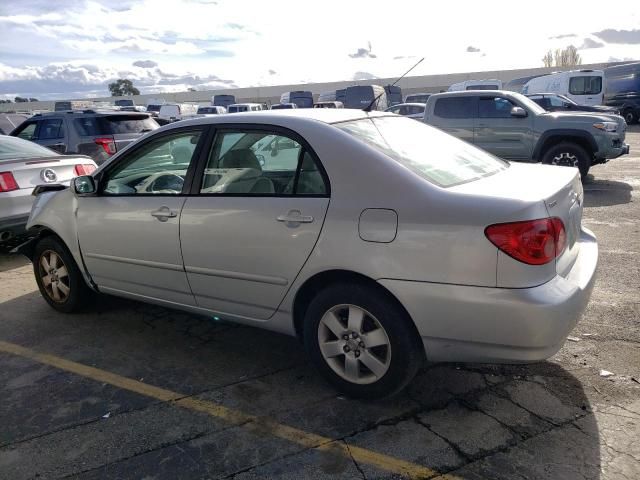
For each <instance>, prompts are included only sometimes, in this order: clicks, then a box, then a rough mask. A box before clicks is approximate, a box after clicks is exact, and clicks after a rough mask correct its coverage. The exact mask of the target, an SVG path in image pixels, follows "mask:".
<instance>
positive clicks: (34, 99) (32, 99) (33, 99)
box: [29, 97, 40, 102]
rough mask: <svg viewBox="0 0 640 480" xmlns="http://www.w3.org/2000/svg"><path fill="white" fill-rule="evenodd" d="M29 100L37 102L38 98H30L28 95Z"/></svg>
mask: <svg viewBox="0 0 640 480" xmlns="http://www.w3.org/2000/svg"><path fill="white" fill-rule="evenodd" d="M29 101H30V102H39V101H40V100H38V99H37V98H31V97H29Z"/></svg>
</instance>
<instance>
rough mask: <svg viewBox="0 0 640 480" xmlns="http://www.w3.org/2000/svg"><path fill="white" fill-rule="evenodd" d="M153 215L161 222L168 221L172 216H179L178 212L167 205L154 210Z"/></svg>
mask: <svg viewBox="0 0 640 480" xmlns="http://www.w3.org/2000/svg"><path fill="white" fill-rule="evenodd" d="M151 216H152V217H155V218H157V219H158V220H160V221H161V222H166V221H167V220H169V219H170V218H175V217H177V216H178V214H177V212H174V211H173V210H171V209H170V208H169V207H167V206H162V207H160V208H159V209H158V210H154V211H153V212H151Z"/></svg>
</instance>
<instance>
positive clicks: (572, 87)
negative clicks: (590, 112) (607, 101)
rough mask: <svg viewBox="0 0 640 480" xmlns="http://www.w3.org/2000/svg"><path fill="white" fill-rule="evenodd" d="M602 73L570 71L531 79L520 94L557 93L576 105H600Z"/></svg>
mask: <svg viewBox="0 0 640 480" xmlns="http://www.w3.org/2000/svg"><path fill="white" fill-rule="evenodd" d="M603 86H604V72H603V71H602V70H571V71H568V72H556V73H550V74H549V75H542V76H540V77H536V78H532V79H531V80H529V81H528V82H527V83H526V84H525V85H524V87H522V93H524V94H525V95H530V94H533V93H559V94H561V95H564V96H566V97H569V98H570V99H571V100H573V101H574V102H576V103H577V104H578V105H602V100H603V92H604V90H603Z"/></svg>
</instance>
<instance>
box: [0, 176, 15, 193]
mask: <svg viewBox="0 0 640 480" xmlns="http://www.w3.org/2000/svg"><path fill="white" fill-rule="evenodd" d="M13 190H18V182H16V179H15V178H13V173H11V172H0V192H11V191H13Z"/></svg>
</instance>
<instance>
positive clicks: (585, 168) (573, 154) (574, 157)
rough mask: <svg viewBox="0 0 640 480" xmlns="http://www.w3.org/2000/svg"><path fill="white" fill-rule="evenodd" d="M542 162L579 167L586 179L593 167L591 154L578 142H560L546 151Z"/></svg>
mask: <svg viewBox="0 0 640 480" xmlns="http://www.w3.org/2000/svg"><path fill="white" fill-rule="evenodd" d="M542 163H544V164H547V165H558V166H562V167H577V168H578V170H580V176H581V177H582V178H583V179H585V178H587V174H588V173H589V168H591V155H589V152H587V151H586V150H585V149H584V148H582V147H581V146H580V145H578V144H576V143H571V142H560V143H558V144H557V145H554V146H553V147H551V148H550V149H549V150H547V151H546V153H545V154H544V156H543V157H542Z"/></svg>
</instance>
